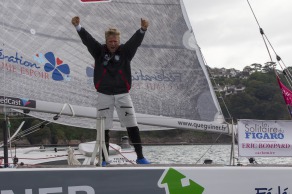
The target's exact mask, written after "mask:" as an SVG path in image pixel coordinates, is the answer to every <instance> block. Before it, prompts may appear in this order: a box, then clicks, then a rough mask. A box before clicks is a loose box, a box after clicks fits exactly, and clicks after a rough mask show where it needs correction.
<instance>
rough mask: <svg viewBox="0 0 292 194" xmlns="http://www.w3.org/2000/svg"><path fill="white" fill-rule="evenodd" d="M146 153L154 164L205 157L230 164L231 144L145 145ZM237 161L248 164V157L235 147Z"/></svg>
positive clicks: (281, 160) (289, 160)
mask: <svg viewBox="0 0 292 194" xmlns="http://www.w3.org/2000/svg"><path fill="white" fill-rule="evenodd" d="M143 152H144V155H145V157H146V158H147V159H149V160H150V161H151V162H152V163H154V164H196V163H197V164H203V163H204V160H205V159H211V160H213V164H222V165H229V161H230V152H231V145H213V146H211V145H173V146H169V145H168V146H144V147H143ZM235 158H237V159H236V160H235V162H236V163H237V162H239V163H241V164H248V163H249V161H248V158H246V157H238V149H237V147H235ZM255 160H256V162H257V163H258V164H286V165H287V164H289V165H291V164H292V157H256V158H255Z"/></svg>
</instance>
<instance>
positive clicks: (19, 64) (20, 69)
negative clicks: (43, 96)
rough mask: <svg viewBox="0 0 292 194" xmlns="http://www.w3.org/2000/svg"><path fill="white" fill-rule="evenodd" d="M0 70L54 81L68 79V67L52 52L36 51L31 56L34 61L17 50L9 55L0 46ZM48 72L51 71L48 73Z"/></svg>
mask: <svg viewBox="0 0 292 194" xmlns="http://www.w3.org/2000/svg"><path fill="white" fill-rule="evenodd" d="M1 60H2V62H0V70H1V69H3V70H6V71H7V72H10V73H15V74H20V75H26V76H30V77H35V78H40V79H44V80H50V77H51V78H52V79H53V80H55V81H63V80H65V81H70V76H69V74H70V68H69V65H68V64H64V63H63V61H62V60H61V59H60V58H59V57H57V58H56V57H55V55H54V53H53V52H47V53H46V54H45V55H43V54H42V53H38V54H36V55H35V56H33V60H34V61H35V62H31V61H29V60H26V59H24V58H23V57H22V55H21V54H19V53H18V52H17V51H16V52H15V54H13V55H10V54H6V53H4V50H3V49H1V48H0V61H1ZM48 72H52V74H49V73H48Z"/></svg>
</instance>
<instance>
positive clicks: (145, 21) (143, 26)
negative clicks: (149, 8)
mask: <svg viewBox="0 0 292 194" xmlns="http://www.w3.org/2000/svg"><path fill="white" fill-rule="evenodd" d="M148 26H149V22H148V21H147V20H146V19H143V18H141V28H142V30H144V31H145V30H147V28H148Z"/></svg>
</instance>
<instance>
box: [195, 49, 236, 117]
mask: <svg viewBox="0 0 292 194" xmlns="http://www.w3.org/2000/svg"><path fill="white" fill-rule="evenodd" d="M201 54H202V58H203V60H204V63H205V64H206V66H207V67H209V66H208V64H207V61H206V60H205V57H204V55H203V53H202V52H201ZM207 71H208V73H209V75H211V78H212V80H213V82H214V84H215V86H217V82H216V81H215V77H214V76H213V75H212V73H211V71H210V68H207ZM213 89H214V87H213ZM218 93H219V97H220V98H221V99H222V102H223V104H224V107H225V109H226V111H227V114H228V116H229V118H232V117H231V114H230V112H229V109H228V107H227V105H226V103H225V100H224V98H223V96H222V94H221V92H220V91H218ZM217 100H218V99H217ZM222 114H223V113H222ZM223 116H224V115H223Z"/></svg>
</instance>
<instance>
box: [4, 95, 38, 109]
mask: <svg viewBox="0 0 292 194" xmlns="http://www.w3.org/2000/svg"><path fill="white" fill-rule="evenodd" d="M1 105H9V106H19V107H27V108H36V101H34V100H29V99H26V98H12V97H8V96H0V106H1Z"/></svg>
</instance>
